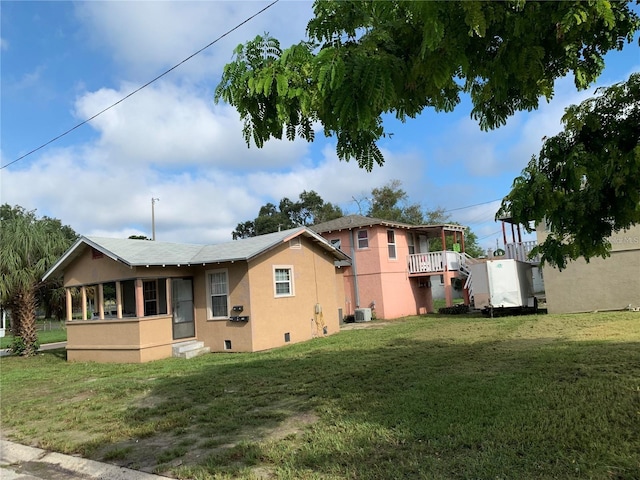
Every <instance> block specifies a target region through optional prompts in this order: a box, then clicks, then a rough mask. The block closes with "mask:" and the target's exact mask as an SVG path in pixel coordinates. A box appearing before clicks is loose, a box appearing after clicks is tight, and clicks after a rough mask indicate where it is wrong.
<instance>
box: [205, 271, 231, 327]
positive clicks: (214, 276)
mask: <svg viewBox="0 0 640 480" xmlns="http://www.w3.org/2000/svg"><path fill="white" fill-rule="evenodd" d="M207 284H208V290H209V298H210V302H209V318H221V317H223V318H227V317H228V316H229V307H228V305H229V297H228V294H229V286H228V281H227V271H226V270H213V271H210V272H207Z"/></svg>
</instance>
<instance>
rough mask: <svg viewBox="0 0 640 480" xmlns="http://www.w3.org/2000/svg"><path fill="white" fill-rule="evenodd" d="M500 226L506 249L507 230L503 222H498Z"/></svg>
mask: <svg viewBox="0 0 640 480" xmlns="http://www.w3.org/2000/svg"><path fill="white" fill-rule="evenodd" d="M500 223H501V224H502V240H503V241H504V248H507V229H506V228H505V226H504V222H500Z"/></svg>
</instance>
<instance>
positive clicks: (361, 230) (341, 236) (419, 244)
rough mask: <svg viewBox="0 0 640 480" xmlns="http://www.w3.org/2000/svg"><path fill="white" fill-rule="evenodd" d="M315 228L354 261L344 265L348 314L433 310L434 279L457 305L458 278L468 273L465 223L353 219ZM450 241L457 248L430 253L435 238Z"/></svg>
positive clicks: (387, 315) (403, 313)
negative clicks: (455, 288) (454, 281)
mask: <svg viewBox="0 0 640 480" xmlns="http://www.w3.org/2000/svg"><path fill="white" fill-rule="evenodd" d="M311 228H312V229H313V230H314V231H315V232H317V233H318V234H320V235H322V236H323V237H324V238H326V239H327V240H328V241H329V242H330V243H331V244H332V245H333V246H335V247H336V248H338V249H340V250H342V251H343V252H344V253H345V254H347V255H348V256H349V257H351V265H345V266H344V267H343V270H344V272H343V281H344V287H345V305H344V314H345V316H346V315H354V314H355V313H356V310H360V309H369V308H370V309H371V311H372V313H373V315H375V317H376V318H386V319H391V318H399V317H403V316H407V315H419V314H425V313H429V312H432V311H433V298H432V294H431V283H432V281H436V280H437V281H440V280H443V283H444V286H445V298H446V301H447V305H451V303H452V279H453V278H455V277H463V278H464V277H466V275H467V272H468V270H466V268H465V266H466V264H467V262H468V261H470V259H469V257H468V256H467V255H466V254H465V253H464V230H465V227H463V226H461V225H449V224H446V225H419V226H416V225H408V224H404V223H399V222H392V221H388V220H381V219H378V218H370V217H365V216H362V215H348V216H345V217H341V218H338V219H336V220H331V221H328V222H324V223H320V224H317V225H314V226H313V227H311ZM448 238H452V239H453V244H454V250H452V251H446V250H444V251H443V250H438V251H432V250H431V249H430V247H429V245H430V243H433V242H430V241H431V240H433V239H439V240H440V245H446V244H447V242H446V240H447V239H448ZM467 303H468V299H467Z"/></svg>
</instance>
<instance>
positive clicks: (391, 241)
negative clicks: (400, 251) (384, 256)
mask: <svg viewBox="0 0 640 480" xmlns="http://www.w3.org/2000/svg"><path fill="white" fill-rule="evenodd" d="M387 248H388V249H389V259H390V260H395V259H396V258H397V257H396V232H394V231H393V230H387Z"/></svg>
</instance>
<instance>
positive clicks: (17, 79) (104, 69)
mask: <svg viewBox="0 0 640 480" xmlns="http://www.w3.org/2000/svg"><path fill="white" fill-rule="evenodd" d="M269 3H271V2H270V1H267V2H254V1H234V2H226V1H199V2H189V1H92V2H88V1H86V2H62V1H47V2H37V1H4V0H3V1H1V3H0V14H1V30H0V77H1V78H0V80H1V82H0V92H1V101H0V106H1V116H0V161H1V165H2V167H4V168H2V169H1V170H0V202H1V203H8V204H10V205H20V206H22V207H24V208H26V209H27V210H36V213H37V214H38V215H40V216H44V215H47V216H49V217H54V218H58V219H60V220H61V221H62V223H63V224H66V225H70V226H71V227H72V228H73V229H74V230H75V231H76V232H77V233H79V234H81V235H85V236H92V235H94V236H107V237H117V238H126V237H128V236H130V235H146V236H147V237H151V236H152V221H151V217H152V199H158V200H156V201H154V202H153V203H154V208H153V210H154V218H155V234H156V239H157V240H162V241H170V242H181V243H196V244H212V243H220V242H226V241H229V240H231V238H232V237H231V232H232V231H233V230H234V229H235V227H236V225H237V224H238V223H241V222H244V221H247V220H253V219H254V218H255V217H256V216H257V214H258V211H259V209H260V207H261V206H262V205H265V204H266V203H268V202H271V203H274V204H275V205H278V203H279V202H280V200H281V199H282V198H284V197H288V198H289V199H291V200H294V201H295V200H298V198H299V195H300V193H302V192H303V191H304V190H306V191H311V190H314V191H316V192H317V193H318V194H319V195H320V196H321V197H322V198H323V199H324V200H325V201H326V202H331V203H333V204H336V205H339V206H340V207H341V208H342V209H343V211H344V212H345V213H347V214H349V213H356V214H358V213H363V214H364V213H366V210H367V209H368V206H369V197H370V196H371V195H370V194H371V191H372V189H374V188H378V187H382V186H384V185H386V184H387V183H388V182H390V181H391V180H399V181H400V182H401V185H402V188H403V189H404V190H405V191H406V193H407V195H408V203H410V204H415V203H417V204H420V205H421V206H422V207H423V208H424V209H425V210H434V209H436V208H443V209H444V210H445V211H447V213H448V214H449V215H450V220H451V221H455V222H459V223H461V224H463V225H467V226H469V227H470V228H471V230H472V231H473V232H474V233H475V234H476V235H477V237H478V239H479V244H480V246H482V247H483V248H487V249H495V248H496V247H498V246H499V247H502V233H501V225H500V224H499V223H497V222H495V221H494V216H495V213H496V211H497V209H498V207H499V204H500V199H501V198H502V197H504V196H505V195H506V194H507V193H508V192H509V190H510V187H511V184H512V182H513V179H514V178H515V177H516V176H517V175H518V174H519V173H520V172H521V171H522V169H523V168H524V167H525V166H526V164H527V163H528V161H529V160H530V159H531V156H532V155H534V154H537V153H538V152H539V151H540V148H541V146H542V139H543V137H545V136H552V135H555V134H556V133H558V132H559V131H561V129H562V124H561V122H560V118H561V116H562V114H563V112H564V109H565V108H566V107H567V106H569V105H571V104H578V103H580V102H581V101H582V100H584V99H586V98H588V97H590V96H592V95H593V92H594V89H595V88H597V87H598V86H606V85H610V84H612V83H615V82H619V81H623V80H626V79H627V78H628V77H629V75H630V74H631V73H632V72H637V71H640V48H638V41H637V38H636V41H635V42H634V43H632V44H627V45H626V46H625V48H624V49H623V50H622V51H621V52H618V51H615V52H610V53H609V54H608V55H607V57H606V59H605V60H606V69H605V71H604V72H603V74H602V75H601V77H600V79H599V80H598V82H597V84H596V85H594V86H593V88H591V89H589V90H586V91H581V92H579V91H577V90H576V88H575V86H574V83H573V77H572V76H569V77H567V78H564V79H561V80H559V81H558V82H557V83H556V93H555V96H554V98H553V99H552V100H551V101H550V102H546V101H545V100H541V103H540V108H539V109H538V110H536V111H533V112H520V113H517V114H516V115H514V116H513V117H511V118H510V119H509V120H508V122H507V125H505V126H503V127H501V128H498V129H496V130H494V131H491V132H483V131H481V130H480V128H479V126H478V125H477V122H476V121H474V120H472V119H471V118H470V116H469V114H470V110H471V105H470V102H469V101H468V99H464V100H463V102H462V103H461V104H460V105H459V106H458V107H457V108H456V110H455V111H454V112H451V113H435V112H433V111H425V112H424V113H423V114H422V115H420V116H419V117H418V118H416V119H414V120H408V121H407V122H406V123H399V122H397V121H395V120H394V119H386V120H385V128H386V129H387V130H388V131H390V132H393V133H394V135H393V136H392V138H390V139H384V140H383V141H381V142H380V147H381V149H382V151H383V153H384V155H385V158H386V162H385V164H384V166H382V167H377V166H376V167H374V169H373V171H372V172H367V171H366V170H362V169H360V168H359V167H358V165H357V163H356V162H355V161H351V162H341V161H339V160H338V159H337V156H336V153H335V139H333V138H325V137H324V135H323V134H322V132H321V131H318V132H317V135H316V140H315V141H314V142H313V143H307V142H306V141H303V140H296V141H294V142H289V141H286V140H285V141H277V140H272V141H270V142H268V143H267V144H266V145H265V146H264V148H262V149H258V148H256V147H255V146H251V148H248V147H247V145H246V143H245V142H244V139H243V137H242V123H241V121H240V119H239V115H238V114H237V112H236V111H235V110H234V109H233V108H232V107H230V106H229V105H226V104H223V103H220V104H215V103H214V101H213V97H214V90H215V87H216V85H217V84H218V83H219V81H220V77H221V72H222V69H223V67H224V65H225V64H226V63H228V62H229V61H231V60H232V58H233V49H234V48H235V47H236V46H237V45H238V44H241V43H244V42H246V41H247V40H250V39H253V38H254V37H255V36H256V35H261V34H263V33H265V32H268V33H269V34H271V35H273V36H275V37H276V38H278V39H279V40H280V41H281V44H282V46H283V47H286V46H289V45H291V44H293V43H297V42H298V41H300V40H302V39H304V38H305V28H306V25H307V22H308V21H309V20H310V19H311V17H312V3H311V2H306V1H285V0H281V1H280V2H278V3H276V4H275V5H273V6H271V7H270V8H268V9H267V10H265V11H264V12H263V13H261V14H259V15H257V16H255V17H254V18H253V19H251V20H249V21H248V22H246V23H245V24H243V25H242V26H240V27H239V28H237V29H236V30H234V31H232V32H231V33H229V34H228V35H226V36H224V37H223V38H222V39H220V40H219V41H217V42H216V43H215V44H214V45H212V46H211V47H209V48H207V49H205V50H204V51H203V52H202V53H200V54H198V55H196V56H194V57H193V58H191V59H190V60H188V61H186V62H184V63H183V64H182V65H180V66H179V67H177V68H175V69H174V70H172V71H171V72H170V73H168V74H167V75H164V76H163V77H162V78H161V79H159V80H157V81H155V82H153V83H152V84H150V85H149V86H148V87H146V88H144V89H142V90H140V91H139V92H138V93H136V94H135V95H132V96H131V97H129V98H127V99H126V100H124V101H122V102H121V103H119V104H118V105H116V106H115V107H113V108H110V109H109V110H107V111H106V112H105V113H103V114H101V115H99V116H97V117H96V118H95V119H93V120H91V121H90V122H87V123H85V124H84V125H82V126H79V127H78V128H75V129H74V130H73V131H72V132H71V133H69V134H67V135H65V136H63V137H61V138H59V139H57V140H55V141H53V142H51V143H49V144H48V145H47V146H45V147H43V148H41V149H39V150H37V151H36V152H34V153H33V154H30V155H28V156H26V157H25V158H23V159H22V160H20V161H18V162H15V163H12V164H11V165H8V164H10V163H11V162H14V160H16V159H18V158H19V157H21V156H23V155H25V154H27V153H28V152H30V151H31V150H33V149H36V148H38V147H40V146H41V145H43V144H45V143H47V142H49V141H51V140H52V139H54V138H56V137H58V136H59V135H61V134H62V133H64V132H65V131H67V130H69V129H72V128H73V127H75V126H76V125H78V124H80V123H81V122H84V121H85V120H87V119H89V118H91V117H92V116H94V115H95V114H97V113H98V112H100V111H102V110H103V109H105V108H107V107H109V106H111V105H112V104H114V103H115V102H118V101H119V100H121V99H122V98H123V97H125V96H127V95H129V94H130V93H131V92H133V91H134V90H136V89H138V88H139V87H141V86H142V85H144V84H146V83H147V82H149V81H150V80H152V79H154V78H156V77H157V76H159V75H161V74H162V73H164V72H165V71H167V70H168V69H170V68H171V67H173V66H175V65H177V64H179V63H180V62H182V61H183V60H185V59H186V58H187V57H189V56H190V55H192V54H193V53H195V52H196V51H198V50H200V49H201V48H203V47H205V46H206V45H208V44H209V43H211V42H213V41H214V40H216V39H217V38H218V37H220V36H222V35H223V34H225V33H226V32H228V31H229V30H231V29H232V28H233V27H236V26H237V25H239V24H240V23H242V22H243V21H245V20H246V19H248V18H249V17H251V16H252V15H254V14H256V13H257V12H258V11H260V10H261V9H263V8H264V7H266V6H267V5H268V4H269ZM7 165H8V166H7ZM525 238H526V239H533V237H531V236H529V237H525Z"/></svg>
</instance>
